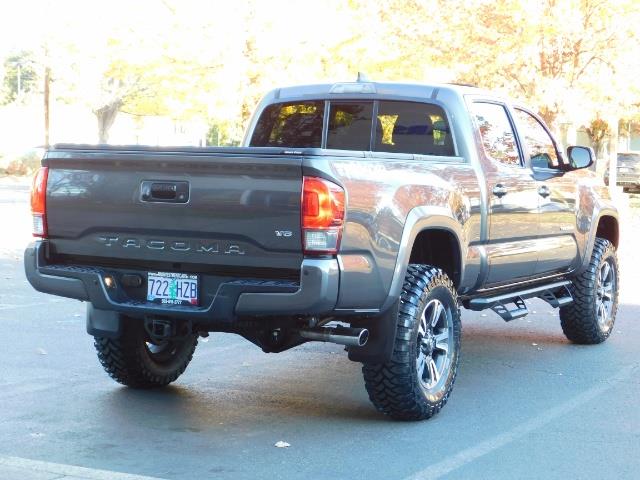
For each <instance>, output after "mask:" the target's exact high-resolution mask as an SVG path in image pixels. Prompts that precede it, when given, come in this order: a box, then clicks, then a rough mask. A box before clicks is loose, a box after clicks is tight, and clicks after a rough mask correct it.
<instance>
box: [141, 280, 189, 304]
mask: <svg viewBox="0 0 640 480" xmlns="http://www.w3.org/2000/svg"><path fill="white" fill-rule="evenodd" d="M147 300H148V301H149V302H155V303H162V304H165V305H198V276H197V275H191V274H188V273H169V272H149V273H148V274H147Z"/></svg>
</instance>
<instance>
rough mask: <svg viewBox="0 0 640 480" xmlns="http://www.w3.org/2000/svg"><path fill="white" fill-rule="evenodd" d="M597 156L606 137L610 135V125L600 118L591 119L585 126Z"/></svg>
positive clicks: (602, 147)
mask: <svg viewBox="0 0 640 480" xmlns="http://www.w3.org/2000/svg"><path fill="white" fill-rule="evenodd" d="M586 132H587V135H589V139H590V140H591V143H592V144H593V149H594V150H595V152H596V156H597V157H601V156H602V153H603V149H604V146H605V144H606V141H607V139H608V138H609V137H610V136H611V127H610V126H609V124H608V123H607V122H606V121H604V120H603V119H601V118H596V119H595V120H592V121H591V123H590V124H589V126H588V127H587V128H586Z"/></svg>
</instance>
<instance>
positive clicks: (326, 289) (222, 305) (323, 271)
mask: <svg viewBox="0 0 640 480" xmlns="http://www.w3.org/2000/svg"><path fill="white" fill-rule="evenodd" d="M46 251H47V241H46V240H43V241H37V242H34V243H33V244H31V245H30V246H29V247H27V249H26V250H25V254H24V267H25V272H26V276H27V280H28V281H29V283H30V284H31V285H32V286H33V288H35V289H36V290H38V291H40V292H44V293H50V294H53V295H59V296H62V297H68V298H74V299H77V300H82V301H86V302H90V303H91V305H92V306H93V308H94V309H97V310H104V311H112V312H119V313H122V314H126V315H128V316H131V317H145V316H153V315H155V316H168V317H171V318H182V319H188V320H193V321H198V322H199V323H203V324H208V323H213V324H215V323H231V322H233V321H235V320H236V319H237V318H238V317H247V316H251V317H255V316H275V315H320V314H327V313H330V312H332V311H333V309H334V308H335V305H336V302H337V299H338V287H339V278H340V271H339V267H338V262H337V260H336V259H304V260H303V262H302V266H301V275H300V281H299V282H292V281H288V280H265V279H237V278H235V279H230V278H225V279H218V281H209V282H208V283H207V282H203V283H204V285H203V287H204V288H203V292H202V294H201V305H200V306H199V307H191V306H176V305H173V306H165V305H160V304H156V303H151V302H146V301H140V300H133V299H131V298H128V297H127V295H126V294H125V293H124V292H123V290H121V289H120V287H116V288H115V289H107V287H106V286H105V284H104V280H103V279H104V276H105V275H107V274H111V275H112V274H113V272H114V270H110V269H106V268H98V267H87V266H73V265H56V264H49V263H48V262H47V256H46ZM139 273H140V274H141V275H142V276H143V277H144V272H139ZM145 283H146V278H145ZM207 285H208V287H207ZM207 288H208V290H207Z"/></svg>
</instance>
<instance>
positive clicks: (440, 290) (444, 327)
mask: <svg viewBox="0 0 640 480" xmlns="http://www.w3.org/2000/svg"><path fill="white" fill-rule="evenodd" d="M400 300H401V301H400V309H399V314H398V326H397V332H396V338H395V345H394V351H393V355H392V357H391V360H389V361H388V362H387V363H384V364H365V365H364V366H363V369H362V371H363V374H364V381H365V386H366V388H367V392H368V393H369V398H370V399H371V402H372V403H373V404H374V406H375V407H376V408H377V409H378V410H379V411H381V412H382V413H385V414H387V415H389V416H391V417H392V418H396V419H400V420H424V419H427V418H430V417H431V416H433V415H434V414H436V413H438V412H439V411H440V409H441V408H442V407H443V406H444V405H445V404H446V403H447V400H448V398H449V394H450V393H451V390H452V388H453V383H454V381H455V377H456V373H457V370H458V364H459V361H460V336H461V326H460V311H459V309H458V301H457V297H456V292H455V289H454V287H453V283H452V282H451V280H450V279H449V277H447V275H446V274H445V273H444V272H443V271H442V270H440V269H437V268H434V267H430V266H427V265H410V266H409V268H408V269H407V274H406V277H405V281H404V285H403V291H402V295H401V298H400Z"/></svg>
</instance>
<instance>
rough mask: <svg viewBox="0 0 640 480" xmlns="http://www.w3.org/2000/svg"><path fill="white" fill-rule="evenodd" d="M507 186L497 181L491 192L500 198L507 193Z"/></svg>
mask: <svg viewBox="0 0 640 480" xmlns="http://www.w3.org/2000/svg"><path fill="white" fill-rule="evenodd" d="M507 191H508V190H507V187H505V186H504V185H502V184H501V183H498V184H497V185H496V186H495V187H493V190H492V192H493V194H494V195H495V196H496V197H498V198H502V197H504V196H505V195H506V194H507Z"/></svg>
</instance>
